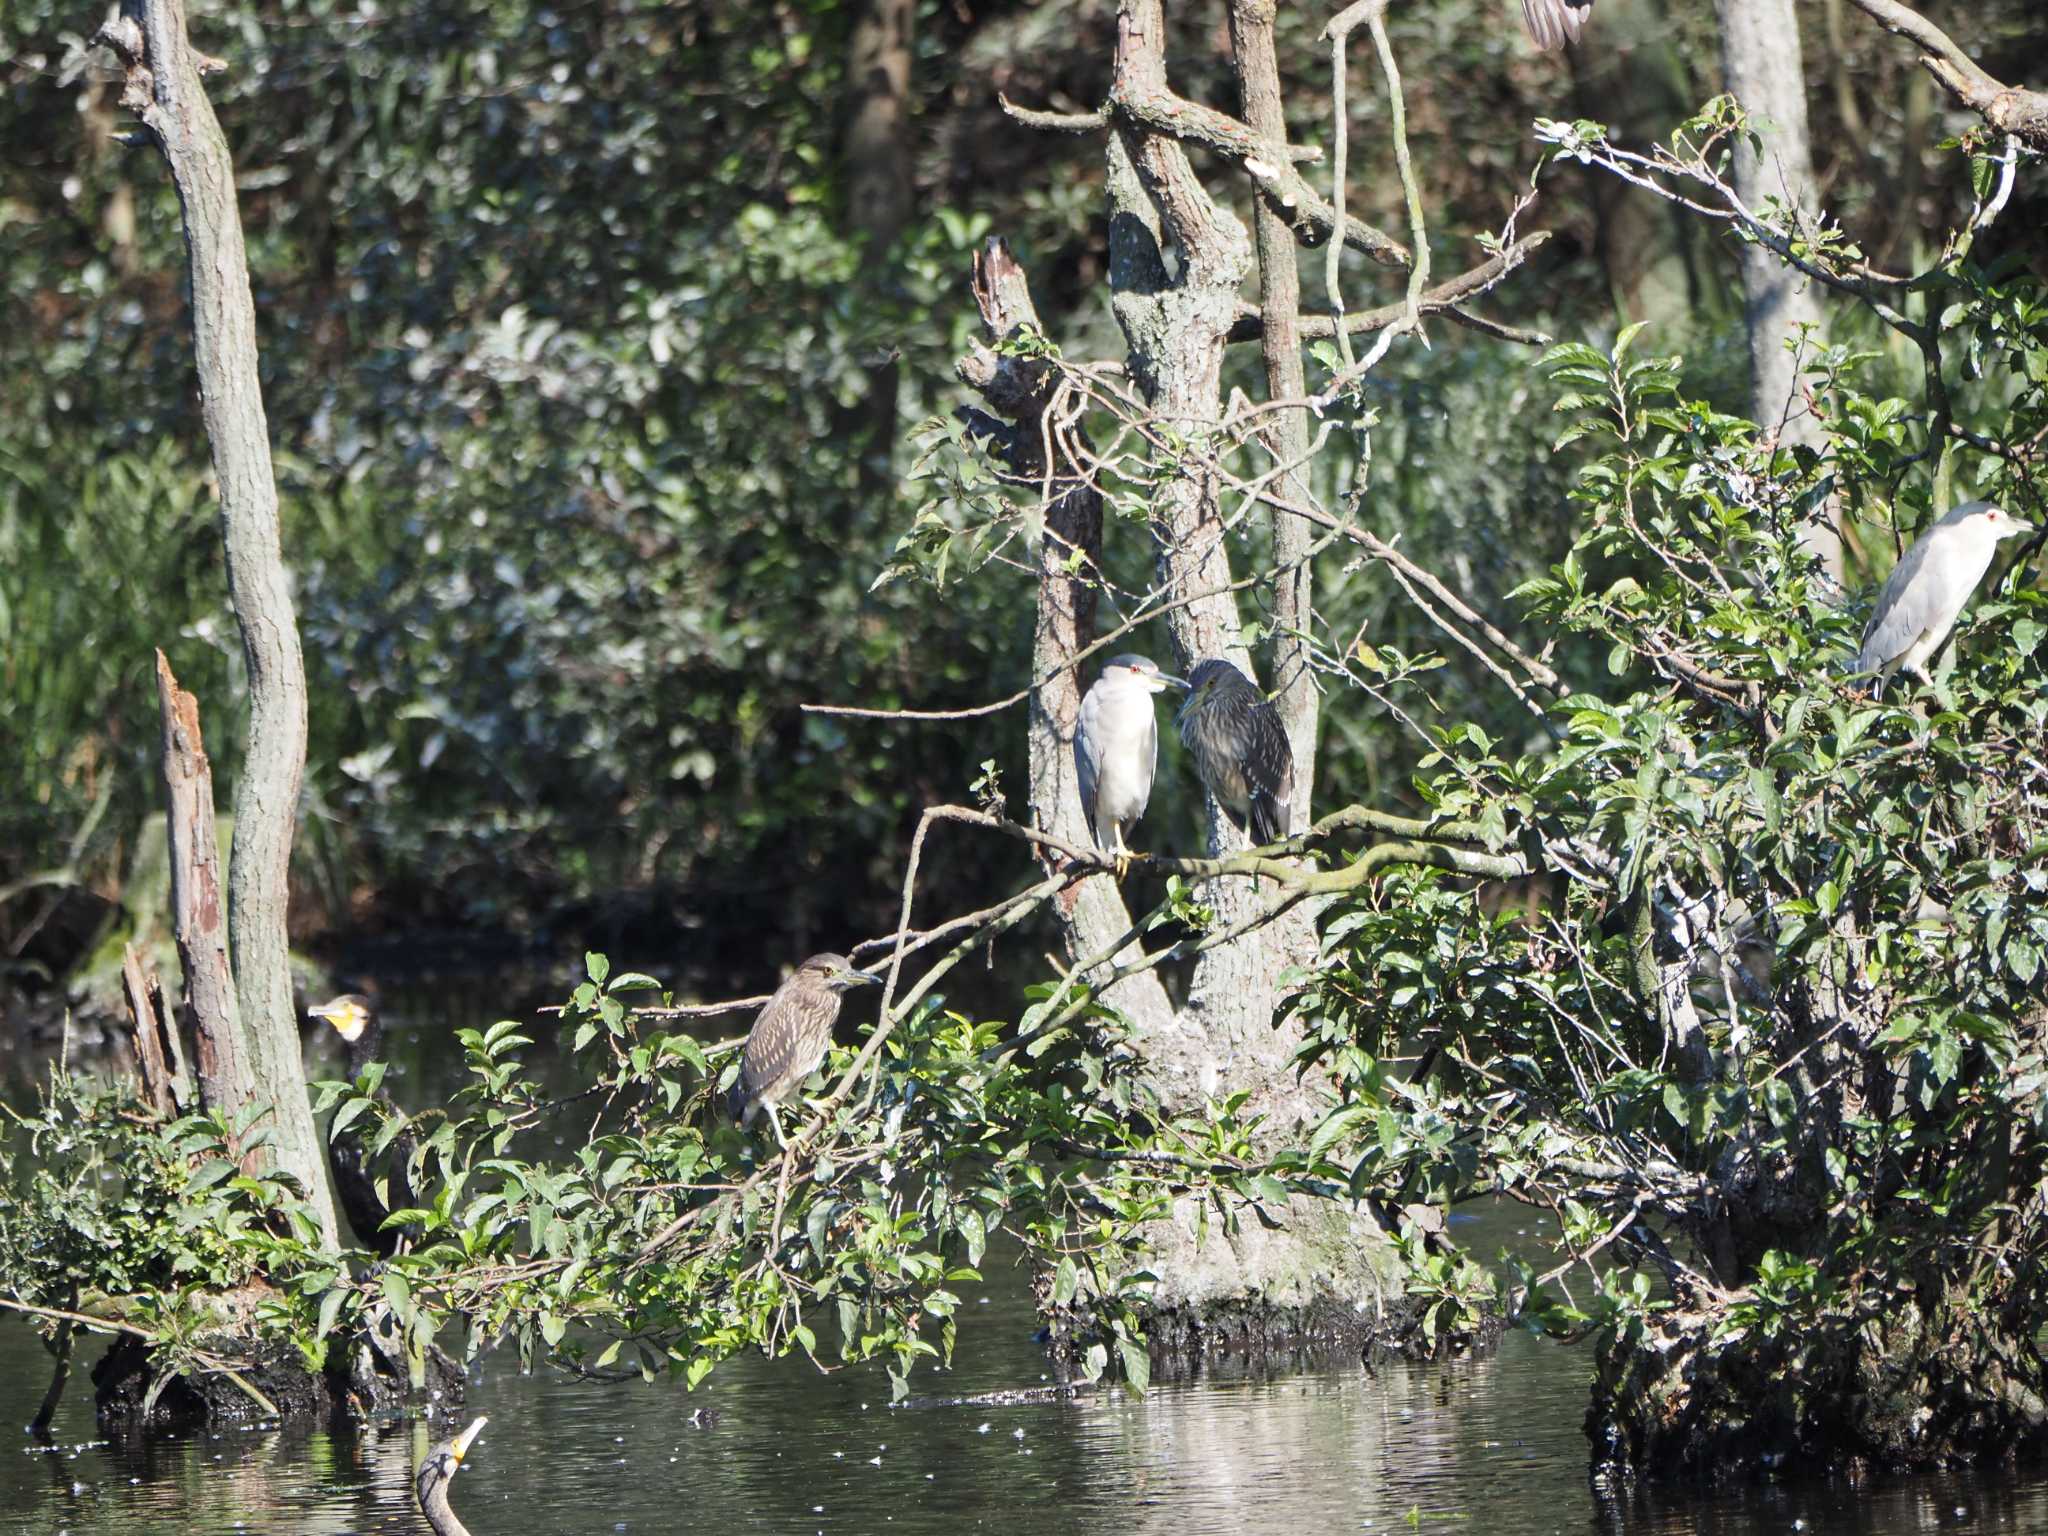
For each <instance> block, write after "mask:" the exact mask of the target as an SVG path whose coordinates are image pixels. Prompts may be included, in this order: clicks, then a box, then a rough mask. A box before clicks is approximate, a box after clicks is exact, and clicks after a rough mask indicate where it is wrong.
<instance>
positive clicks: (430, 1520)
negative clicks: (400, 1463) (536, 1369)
mask: <svg viewBox="0 0 2048 1536" xmlns="http://www.w3.org/2000/svg"><path fill="white" fill-rule="evenodd" d="M490 1422H491V1421H490V1420H489V1419H488V1418H482V1419H472V1420H470V1424H469V1428H467V1429H465V1430H464V1431H463V1432H462V1433H461V1434H459V1435H457V1436H456V1437H455V1438H454V1439H453V1440H443V1441H442V1442H441V1443H440V1444H439V1445H437V1446H435V1447H434V1448H433V1449H432V1450H431V1451H429V1452H427V1459H426V1460H425V1461H422V1462H421V1463H420V1469H419V1471H418V1472H416V1473H414V1474H413V1480H412V1491H413V1494H414V1496H415V1497H417V1498H418V1499H419V1501H420V1513H422V1514H423V1515H425V1516H426V1517H427V1524H429V1525H431V1526H432V1527H433V1528H434V1536H469V1527H468V1526H466V1525H464V1524H463V1523H462V1522H461V1521H460V1520H458V1519H456V1518H455V1511H454V1510H452V1509H450V1508H449V1507H448V1485H449V1484H450V1483H452V1482H454V1481H455V1474H456V1473H457V1472H459V1471H461V1470H462V1458H463V1457H465V1456H467V1455H468V1454H469V1448H470V1447H471V1446H472V1445H474V1444H476V1437H477V1436H478V1435H480V1434H482V1433H483V1428H484V1426H485V1425H486V1424H488V1423H490Z"/></svg>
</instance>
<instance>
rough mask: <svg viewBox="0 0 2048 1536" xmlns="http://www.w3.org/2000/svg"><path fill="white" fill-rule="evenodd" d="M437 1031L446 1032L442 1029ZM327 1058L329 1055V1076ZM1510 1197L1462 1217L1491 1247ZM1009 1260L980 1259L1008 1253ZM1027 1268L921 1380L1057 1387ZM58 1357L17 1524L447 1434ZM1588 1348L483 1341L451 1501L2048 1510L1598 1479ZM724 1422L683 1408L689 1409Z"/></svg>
mask: <svg viewBox="0 0 2048 1536" xmlns="http://www.w3.org/2000/svg"><path fill="white" fill-rule="evenodd" d="M443 1038H445V1036H444V1037H443ZM393 1046H394V1049H393V1051H392V1055H393V1057H394V1060H395V1066H396V1068H397V1069H398V1071H397V1073H396V1075H395V1076H394V1079H393V1087H394V1091H395V1092H396V1093H397V1094H398V1096H399V1097H400V1099H401V1101H405V1100H407V1099H409V1098H410V1097H411V1095H410V1094H409V1093H408V1091H407V1089H406V1087H405V1086H404V1085H405V1083H406V1082H407V1080H408V1079H409V1080H410V1081H411V1082H412V1083H414V1084H416V1085H418V1086H417V1087H416V1088H415V1089H414V1092H417V1093H419V1094H421V1095H425V1094H426V1093H427V1092H429V1091H431V1088H432V1087H433V1086H435V1085H436V1080H437V1079H440V1078H441V1077H442V1075H443V1072H444V1071H445V1067H444V1066H443V1063H442V1061H441V1060H440V1059H439V1058H440V1056H441V1053H440V1052H439V1051H435V1050H432V1049H430V1048H427V1047H425V1046H424V1045H423V1044H422V1041H421V1039H420V1037H418V1036H414V1037H411V1038H408V1037H406V1036H405V1035H402V1034H401V1035H399V1036H398V1037H397V1038H396V1039H394V1041H393ZM329 1070H331V1069H329ZM1519 1220H1520V1218H1519V1216H1518V1215H1517V1214H1516V1213H1515V1212H1513V1211H1511V1210H1502V1211H1496V1212H1489V1213H1483V1214H1482V1215H1480V1216H1479V1217H1478V1218H1477V1219H1476V1220H1473V1221H1470V1222H1461V1223H1460V1226H1461V1229H1462V1230H1461V1232H1460V1235H1461V1236H1462V1237H1464V1238H1465V1239H1466V1240H1467V1241H1468V1242H1471V1243H1473V1245H1474V1246H1475V1247H1476V1248H1477V1249H1478V1250H1479V1251H1481V1252H1483V1253H1490V1252H1492V1251H1494V1250H1495V1249H1496V1248H1498V1247H1499V1246H1500V1245H1501V1244H1502V1243H1503V1242H1512V1241H1513V1240H1514V1237H1515V1235H1516V1226H1517V1223H1518V1221H1519ZM994 1257H995V1256H994V1254H993V1253H992V1254H991V1259H993V1258H994ZM1034 1328H1035V1322H1034V1319H1033V1318H1032V1316H1031V1312H1030V1308H1029V1304H1028V1301H1027V1299H1026V1297H1025V1293H1024V1289H1023V1284H1022V1279H1021V1277H1020V1276H1018V1275H1017V1274H1016V1273H1015V1272H1014V1271H1007V1270H1003V1269H1001V1268H999V1267H996V1266H994V1265H993V1264H992V1265H991V1274H990V1283H989V1286H988V1289H987V1291H986V1292H985V1294H984V1295H983V1296H982V1297H979V1298H976V1299H974V1300H973V1301H971V1302H970V1304H969V1308H968V1315H965V1316H963V1318H962V1323H961V1330H960V1349H959V1353H958V1356H957V1358H956V1360H955V1362H954V1368H953V1369H952V1370H950V1371H946V1372H939V1371H935V1370H930V1371H923V1372H920V1373H919V1375H918V1376H917V1377H916V1378H914V1390H915V1391H916V1392H917V1393H919V1394H921V1395H924V1396H928V1397H933V1398H938V1397H943V1398H958V1397H965V1396H971V1395H975V1394H982V1393H989V1392H994V1391H999V1390H1002V1389H1007V1388H1016V1387H1030V1386H1036V1385H1038V1384H1040V1383H1041V1382H1042V1380H1043V1379H1044V1378H1043V1375H1042V1373H1043V1371H1044V1362H1043V1360H1042V1358H1041V1356H1040V1354H1039V1350H1038V1346H1037V1344H1036V1343H1035V1342H1034V1340H1033V1337H1032V1335H1033V1331H1034ZM47 1371H48V1365H47V1357H46V1356H45V1355H44V1353H43V1350H42V1347H41V1345H40V1344H39V1343H38V1342H37V1340H36V1339H35V1337H34V1336H33V1334H31V1333H30V1332H29V1330H28V1329H27V1328H26V1327H24V1326H22V1325H20V1324H18V1323H14V1322H6V1323H0V1424H5V1425H12V1426H16V1427H15V1428H11V1429H6V1430H0V1531H7V1532H12V1531H20V1532H24V1533H34V1536H58V1533H70V1536H157V1533H166V1536H168V1533H180V1536H183V1533H213V1532H232V1531H249V1532H277V1533H300V1532H303V1533H342V1532H362V1533H388V1536H395V1533H400V1532H404V1533H424V1532H426V1531H427V1530H428V1526H427V1524H426V1522H425V1520H424V1519H423V1518H422V1517H421V1516H420V1515H419V1514H418V1512H417V1510H416V1508H415V1506H414V1504H413V1500H412V1490H411V1478H412V1468H413V1465H414V1463H415V1462H416V1461H417V1459H418V1458H419V1457H420V1455H421V1454H422V1453H423V1452H424V1451H425V1449H426V1447H427V1445H428V1444H429V1443H430V1442H431V1441H432V1440H434V1439H438V1438H440V1437H441V1436H442V1435H444V1434H446V1433H447V1432H448V1431H447V1428H446V1426H444V1425H442V1424H440V1423H436V1424H434V1425H432V1426H429V1425H427V1424H424V1423H420V1422H417V1421H414V1422H407V1423H380V1424H375V1425H370V1426H367V1427H349V1426H338V1427H335V1428H332V1429H322V1430H312V1429H295V1430H284V1429H276V1428H268V1427H255V1428H250V1429H238V1430H230V1431H226V1432H223V1433H219V1434H198V1435H190V1434H187V1435H179V1436H176V1437H172V1436H165V1435H156V1436H152V1437H149V1438H147V1439H143V1438H140V1437H137V1438H132V1439H122V1440H117V1441H109V1440H106V1439H104V1438H101V1437H100V1436H99V1434H98V1432H97V1430H96V1429H95V1426H94V1423H93V1417H92V1408H91V1400H90V1385H89V1383H88V1382H86V1381H85V1379H84V1372H83V1371H82V1370H81V1371H79V1372H78V1373H76V1374H75V1375H74V1378H73V1385H72V1389H71V1392H70V1395H69V1397H68V1399H67V1401H66V1403H65V1406H64V1409H63V1411H62V1413H61V1415H60V1417H59V1420H58V1423H57V1426H56V1432H55V1439H56V1441H57V1445H56V1447H55V1449H45V1448H43V1447H41V1446H39V1445H37V1444H36V1443H35V1442H34V1441H33V1440H31V1439H30V1438H29V1437H28V1436H27V1435H26V1434H25V1433H23V1432H22V1431H21V1430H20V1428H19V1427H18V1426H20V1425H22V1424H24V1423H25V1422H26V1421H27V1419H28V1418H29V1416H30V1415H31V1414H32V1413H33V1412H34V1408H35V1404H36V1402H37V1400H38V1399H39V1397H40V1396H41V1392H42V1388H43V1386H44V1384H45V1382H46V1381H47V1379H48V1377H47ZM1587 1374H1588V1363H1587V1359H1586V1356H1585V1354H1584V1352H1583V1351H1580V1350H1573V1349H1567V1348H1563V1347H1559V1346H1556V1345H1552V1344H1546V1343H1542V1342H1539V1341H1537V1340H1534V1339H1530V1338H1527V1337H1524V1336H1521V1335H1511V1336H1509V1337H1508V1338H1507V1339H1506V1340H1504V1341H1503V1342H1502V1344H1501V1345H1500V1346H1499V1347H1498V1348H1497V1349H1496V1350H1494V1351H1491V1352H1490V1353H1488V1354H1486V1355H1483V1356H1481V1357H1479V1358H1477V1359H1468V1360H1461V1361H1455V1362H1448V1363H1433V1364H1409V1363H1401V1362H1395V1363H1391V1364H1385V1365H1382V1366H1380V1367H1379V1368H1378V1369H1376V1370H1372V1371H1368V1370H1364V1369H1359V1368H1350V1369H1337V1370H1328V1371H1322V1372H1316V1373H1310V1374H1302V1375H1295V1376H1288V1377H1285V1378H1281V1379H1276V1380H1275V1379H1269V1380H1263V1381H1259V1380H1226V1379H1210V1380H1204V1381H1198V1382H1194V1383H1190V1384H1184V1385H1174V1386H1160V1387H1157V1388H1155V1389H1154V1390H1153V1391H1152V1393H1151V1394H1150V1395H1149V1396H1147V1397H1146V1398H1145V1399H1144V1400H1143V1401H1142V1402H1139V1401H1133V1400H1131V1399H1129V1398H1127V1397H1126V1396H1124V1395H1122V1394H1121V1393H1104V1394H1099V1395H1095V1396H1090V1397H1085V1398H1081V1399H1077V1400H1071V1401H1054V1402H1034V1403H1025V1404H1014V1405H1007V1406H990V1405H975V1404H967V1405H955V1406H922V1407H907V1408H901V1409H892V1408H890V1407H888V1406H887V1403H888V1396H889V1389H888V1381H887V1378H886V1377H885V1376H884V1375H883V1374H882V1373H881V1372H880V1371H879V1370H875V1371H869V1370H866V1369H863V1368H855V1369H851V1370H848V1371H845V1372H842V1373H839V1374H836V1375H832V1376H821V1375H819V1374H818V1373H817V1372H816V1371H815V1370H814V1369H813V1368H811V1367H810V1366H808V1365H806V1364H801V1363H789V1362H784V1363H778V1364H769V1363H766V1362H763V1361H760V1360H755V1359H746V1360H739V1361H734V1362H732V1363H730V1364H729V1365H727V1366H725V1367H722V1368H721V1369H720V1370H719V1371H717V1372H716V1373H714V1374H713V1376H712V1377H711V1378H710V1380H709V1381H708V1382H706V1383H705V1385H704V1386H703V1387H701V1388H700V1389H699V1390H698V1391H697V1392H695V1393H689V1392H686V1391H684V1390H683V1389H682V1387H681V1386H680V1385H672V1384H669V1383H660V1384H657V1385H654V1386H646V1385H640V1384H634V1385H631V1386H600V1385H593V1384H589V1383H584V1382H579V1381H575V1380H572V1379H570V1378H568V1377H565V1376H562V1375H560V1374H558V1373H555V1372H552V1371H547V1370H541V1371H537V1372H536V1373H535V1374H534V1375H531V1376H522V1375H521V1374H520V1373H519V1369H518V1365H517V1361H516V1359H512V1358H509V1357H495V1356H494V1357H487V1358H486V1359H485V1360H484V1361H483V1362H481V1364H480V1365H479V1366H478V1367H477V1368H475V1369H474V1370H473V1372H472V1374H471V1379H470V1387H469V1401H468V1404H467V1406H466V1407H465V1408H464V1409H463V1410H462V1411H461V1414H462V1418H463V1419H464V1420H466V1419H467V1417H468V1416H469V1415H471V1414H477V1413H484V1414H489V1415H490V1419H491V1422H490V1427H489V1428H488V1429H487V1430H486V1431H485V1432H484V1435H483V1437H482V1439H481V1440H480V1441H479V1442H478V1445H477V1447H476V1448H475V1450H474V1451H473V1452H472V1454H471V1456H470V1459H469V1460H468V1461H467V1462H466V1463H465V1464H464V1468H463V1471H462V1473H461V1475H460V1476H459V1477H457V1479H456V1481H455V1484H454V1489H453V1503H454V1505H455V1508H456V1510H457V1512H458V1513H459V1514H460V1515H461V1516H462V1517H463V1519H464V1520H465V1522H466V1523H467V1524H468V1525H469V1527H470V1529H471V1530H472V1531H473V1532H474V1533H475V1536H555V1533H584V1532H592V1533H603V1532H649V1533H653V1532H683V1531H715V1532H719V1533H728V1532H757V1531H758V1532H786V1533H804V1536H809V1533H813V1532H817V1533H830V1532H883V1531H887V1532H891V1533H897V1532H900V1533H902V1536H917V1533H932V1536H937V1533H947V1536H952V1533H957V1532H964V1531H987V1532H992V1533H1019V1536H1023V1533H1030V1536H1041V1533H1072V1536H1149V1533H1155V1532H1156V1533H1161V1536H1165V1533H1171V1536H1201V1533H1208V1532H1240V1531H1242V1532H1278V1533H1281V1536H1314V1533H1320V1532H1325V1531H1354V1532H1355V1531H1367V1532H1401V1531H1409V1530H1421V1531H1442V1532H1465V1533H1470V1536H1535V1533H1550V1532H1574V1533H1604V1532H1629V1533H1637V1532H1640V1533H1646V1536H1647V1533H1659V1536H1662V1533H1681V1532H1683V1533H1692V1532H1700V1533H1709V1536H1761V1533H1765V1532H1770V1533H1782V1532H1792V1531H1803V1532H1857V1533H1870V1536H1893V1533H1906V1532H1937V1531H1938V1532H1956V1533H1967V1532H1989V1531H2022V1532H2024V1531H2033V1532H2048V1479H2044V1478H2043V1477H2042V1476H2040V1475H2038V1474H2025V1475H2019V1476H2015V1475H2013V1474H2009V1473H2008V1474H2000V1475H1995V1476H1985V1477H1981V1478H1980V1477H1929V1478H1918V1479H1895V1480H1890V1481H1884V1482H1880V1483H1877V1484H1875V1485H1865V1486H1863V1487H1852V1486H1850V1485H1849V1484H1847V1483H1844V1482H1832V1483H1799V1482H1781V1483H1777V1484H1772V1485H1766V1486H1762V1487H1749V1488H1744V1489H1741V1490H1738V1491H1734V1492H1727V1493H1717V1494H1701V1493H1693V1492H1688V1491H1667V1492H1662V1493H1658V1494H1656V1495H1654V1496H1649V1495H1643V1496H1636V1497H1632V1498H1625V1499H1622V1500H1620V1501H1615V1500H1610V1499H1606V1498H1603V1497H1600V1496H1597V1495H1596V1494H1595V1493H1594V1492H1593V1490H1592V1489H1591V1488H1589V1486H1588V1484H1587V1480H1586V1471H1585V1469H1586V1442H1585V1439H1584V1437H1583V1435H1582V1434H1581V1432H1580V1427H1579V1426H1580V1421H1581V1419H1582V1418H1583V1416H1584V1413H1585V1408H1586V1390H1587V1389H1586V1382H1587ZM698 1409H710V1410H715V1411H716V1415H717V1417H716V1421H715V1422H714V1423H711V1424H709V1425H708V1426H706V1427H693V1426H692V1425H691V1423H690V1417H691V1414H692V1413H693V1411H695V1410H698Z"/></svg>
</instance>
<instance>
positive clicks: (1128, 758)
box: [1074, 656, 1187, 875]
mask: <svg viewBox="0 0 2048 1536" xmlns="http://www.w3.org/2000/svg"><path fill="white" fill-rule="evenodd" d="M1185 687H1187V684H1186V683H1184V682H1182V681H1181V680H1180V679H1179V678H1177V677H1170V676H1168V675H1167V674H1166V673H1164V672H1162V671H1160V670H1159V668H1158V666H1157V664H1155V663H1154V662H1152V661H1150V660H1148V659H1147V658H1145V657H1143V656H1113V657H1111V658H1110V660H1109V661H1108V663H1107V664H1106V665H1105V666H1104V667H1103V669H1102V676H1100V677H1098V678H1097V679H1096V680H1095V686H1094V687H1092V688H1090V689H1089V690H1088V695H1087V697H1086V698H1084V699H1082V700H1081V716H1080V719H1079V720H1078V721H1077V722H1076V723H1075V726H1074V770H1075V772H1076V773H1077V774H1078V775H1079V776H1080V780H1081V809H1082V811H1083V812H1084V813H1085V814H1086V815H1087V817H1088V826H1089V830H1091V831H1092V832H1093V833H1094V834H1095V846H1096V847H1098V848H1100V849H1101V850H1102V851H1103V852H1104V853H1113V854H1115V855H1116V863H1117V873H1118V874H1119V875H1121V874H1122V873H1123V872H1124V871H1125V869H1127V868H1128V867H1129V863H1130V857H1131V851H1130V848H1129V846H1128V845H1127V844H1126V842H1125V839H1126V838H1127V837H1128V836H1129V835H1130V831H1131V828H1133V827H1135V826H1136V825H1137V824H1138V818H1139V817H1141V816H1143V815H1144V814H1145V802H1146V801H1148V800H1150V799H1151V798H1152V779H1153V776H1154V775H1155V774H1156V773H1157V772H1158V771H1159V721H1158V718H1157V717H1156V716H1155V715H1154V714H1153V712H1152V699H1153V696H1154V695H1155V694H1160V693H1164V692H1165V691H1166V690H1167V689H1169V688H1185Z"/></svg>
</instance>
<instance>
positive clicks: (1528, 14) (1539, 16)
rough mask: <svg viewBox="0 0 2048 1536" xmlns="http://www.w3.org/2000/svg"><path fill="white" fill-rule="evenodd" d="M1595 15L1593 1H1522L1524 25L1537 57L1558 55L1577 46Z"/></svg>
mask: <svg viewBox="0 0 2048 1536" xmlns="http://www.w3.org/2000/svg"><path fill="white" fill-rule="evenodd" d="M1592 14H1593V0H1522V24H1523V25H1524V26H1526V27H1527V28H1528V29H1529V37H1530V40H1531V41H1533V42H1534V43H1535V44H1536V51H1537V52H1538V53H1555V52H1557V50H1558V49H1560V48H1562V47H1563V46H1564V45H1565V44H1566V43H1576V42H1577V41H1578V40H1579V34H1580V33H1581V32H1582V31H1584V30H1585V27H1586V18H1587V17H1588V16H1590V15H1592Z"/></svg>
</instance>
